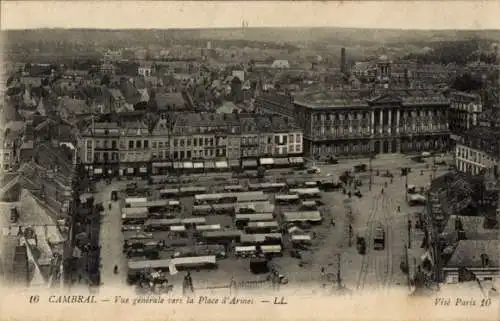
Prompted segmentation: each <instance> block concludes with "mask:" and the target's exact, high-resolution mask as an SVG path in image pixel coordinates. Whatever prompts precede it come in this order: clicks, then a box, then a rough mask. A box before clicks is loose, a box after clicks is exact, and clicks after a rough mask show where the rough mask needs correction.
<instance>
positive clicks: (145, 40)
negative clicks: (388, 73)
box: [2, 28, 500, 47]
mask: <svg viewBox="0 0 500 321" xmlns="http://www.w3.org/2000/svg"><path fill="white" fill-rule="evenodd" d="M2 36H4V37H5V39H6V41H5V45H6V46H7V47H8V46H9V45H11V44H23V43H38V42H40V41H42V42H45V43H51V42H54V43H75V44H92V45H105V46H121V45H123V44H127V45H130V46H132V45H143V44H165V43H169V42H171V41H175V42H176V43H177V42H182V41H183V40H191V41H192V40H203V41H206V40H208V39H210V40H215V41H221V42H224V41H234V40H243V39H244V40H246V41H258V42H273V43H274V42H287V43H311V42H313V43H325V44H327V43H328V44H338V45H353V44H374V43H379V44H398V43H399V44H401V43H418V44H427V43H432V42H440V41H456V40H465V39H470V38H475V37H477V38H483V39H488V40H492V41H500V30H476V31H457V30H390V29H352V28H247V29H245V31H244V32H243V30H242V29H241V28H233V29H168V30H159V29H130V30H103V29H34V30H9V31H2Z"/></svg>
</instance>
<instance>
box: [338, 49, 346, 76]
mask: <svg viewBox="0 0 500 321" xmlns="http://www.w3.org/2000/svg"><path fill="white" fill-rule="evenodd" d="M346 69H347V57H346V51H345V48H342V49H341V50H340V72H341V73H342V74H346V73H347V70H346Z"/></svg>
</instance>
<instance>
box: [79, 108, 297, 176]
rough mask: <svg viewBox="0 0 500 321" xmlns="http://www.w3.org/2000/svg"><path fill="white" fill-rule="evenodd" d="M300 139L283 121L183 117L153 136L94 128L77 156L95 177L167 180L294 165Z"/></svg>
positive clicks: (136, 126) (124, 127) (131, 127)
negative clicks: (190, 173)
mask: <svg viewBox="0 0 500 321" xmlns="http://www.w3.org/2000/svg"><path fill="white" fill-rule="evenodd" d="M302 136H303V133H302V131H301V130H300V129H298V127H297V126H295V125H294V124H293V123H290V122H289V121H286V120H284V118H283V117H276V116H274V117H270V116H264V115H253V114H248V115H245V114H240V115H237V114H225V115H224V114H204V113H196V114H194V113H193V114H190V113H179V114H176V115H175V116H174V119H173V120H171V121H169V120H167V119H160V120H159V121H158V122H157V123H156V124H155V126H154V128H153V129H152V130H151V131H149V130H148V128H147V126H146V125H145V124H143V123H133V124H120V125H118V124H117V123H95V124H93V125H91V126H89V127H88V128H87V129H86V130H84V131H83V132H82V134H81V135H80V137H79V139H78V152H79V157H80V160H81V162H82V163H83V164H84V166H85V168H86V169H87V171H89V172H90V173H92V175H103V176H128V175H130V176H132V175H133V176H138V175H139V176H145V175H164V174H167V173H169V172H173V171H177V172H178V171H212V170H229V169H230V168H241V167H257V166H259V164H260V165H273V164H275V163H276V164H277V165H283V166H285V165H290V164H296V163H299V160H301V159H302V150H303V147H302ZM262 159H265V160H264V161H262ZM275 159H276V161H275ZM278 159H279V160H278ZM249 161H250V162H249ZM250 163H251V164H252V165H251V166H250V165H249V164H250Z"/></svg>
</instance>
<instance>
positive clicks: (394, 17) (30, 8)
mask: <svg viewBox="0 0 500 321" xmlns="http://www.w3.org/2000/svg"><path fill="white" fill-rule="evenodd" d="M68 2H69V3H68ZM68 2H62V1H53V2H52V1H1V2H0V3H1V9H2V10H1V19H0V24H1V25H0V26H1V29H29V28H41V27H42V28H56V27H58V28H223V27H239V26H241V23H242V21H243V20H245V21H247V22H248V24H249V26H250V27H275V26H285V27H330V26H331V27H359V28H395V29H400V28H403V29H500V19H499V17H500V15H499V13H500V1H498V0H493V1H481V0H478V1H474V0H470V1H464V2H462V1H429V2H426V1H418V2H409V3H408V2H406V1H404V2H403V1H399V2H384V1H376V2H375V1H370V2H358V1H352V2H351V1H344V2H300V3H297V2H295V3H286V2H272V1H269V2H264V1H259V2H250V1H248V2H247V1H224V2H213V1H210V2H208V1H207V2H201V1H198V2H184V1H182V2H167V1H162V2H160V1H102V0H101V1H76V2H73V1H68Z"/></svg>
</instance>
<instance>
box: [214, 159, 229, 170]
mask: <svg viewBox="0 0 500 321" xmlns="http://www.w3.org/2000/svg"><path fill="white" fill-rule="evenodd" d="M215 169H216V170H217V171H218V172H225V171H228V170H229V164H228V162H227V160H217V161H215Z"/></svg>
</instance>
